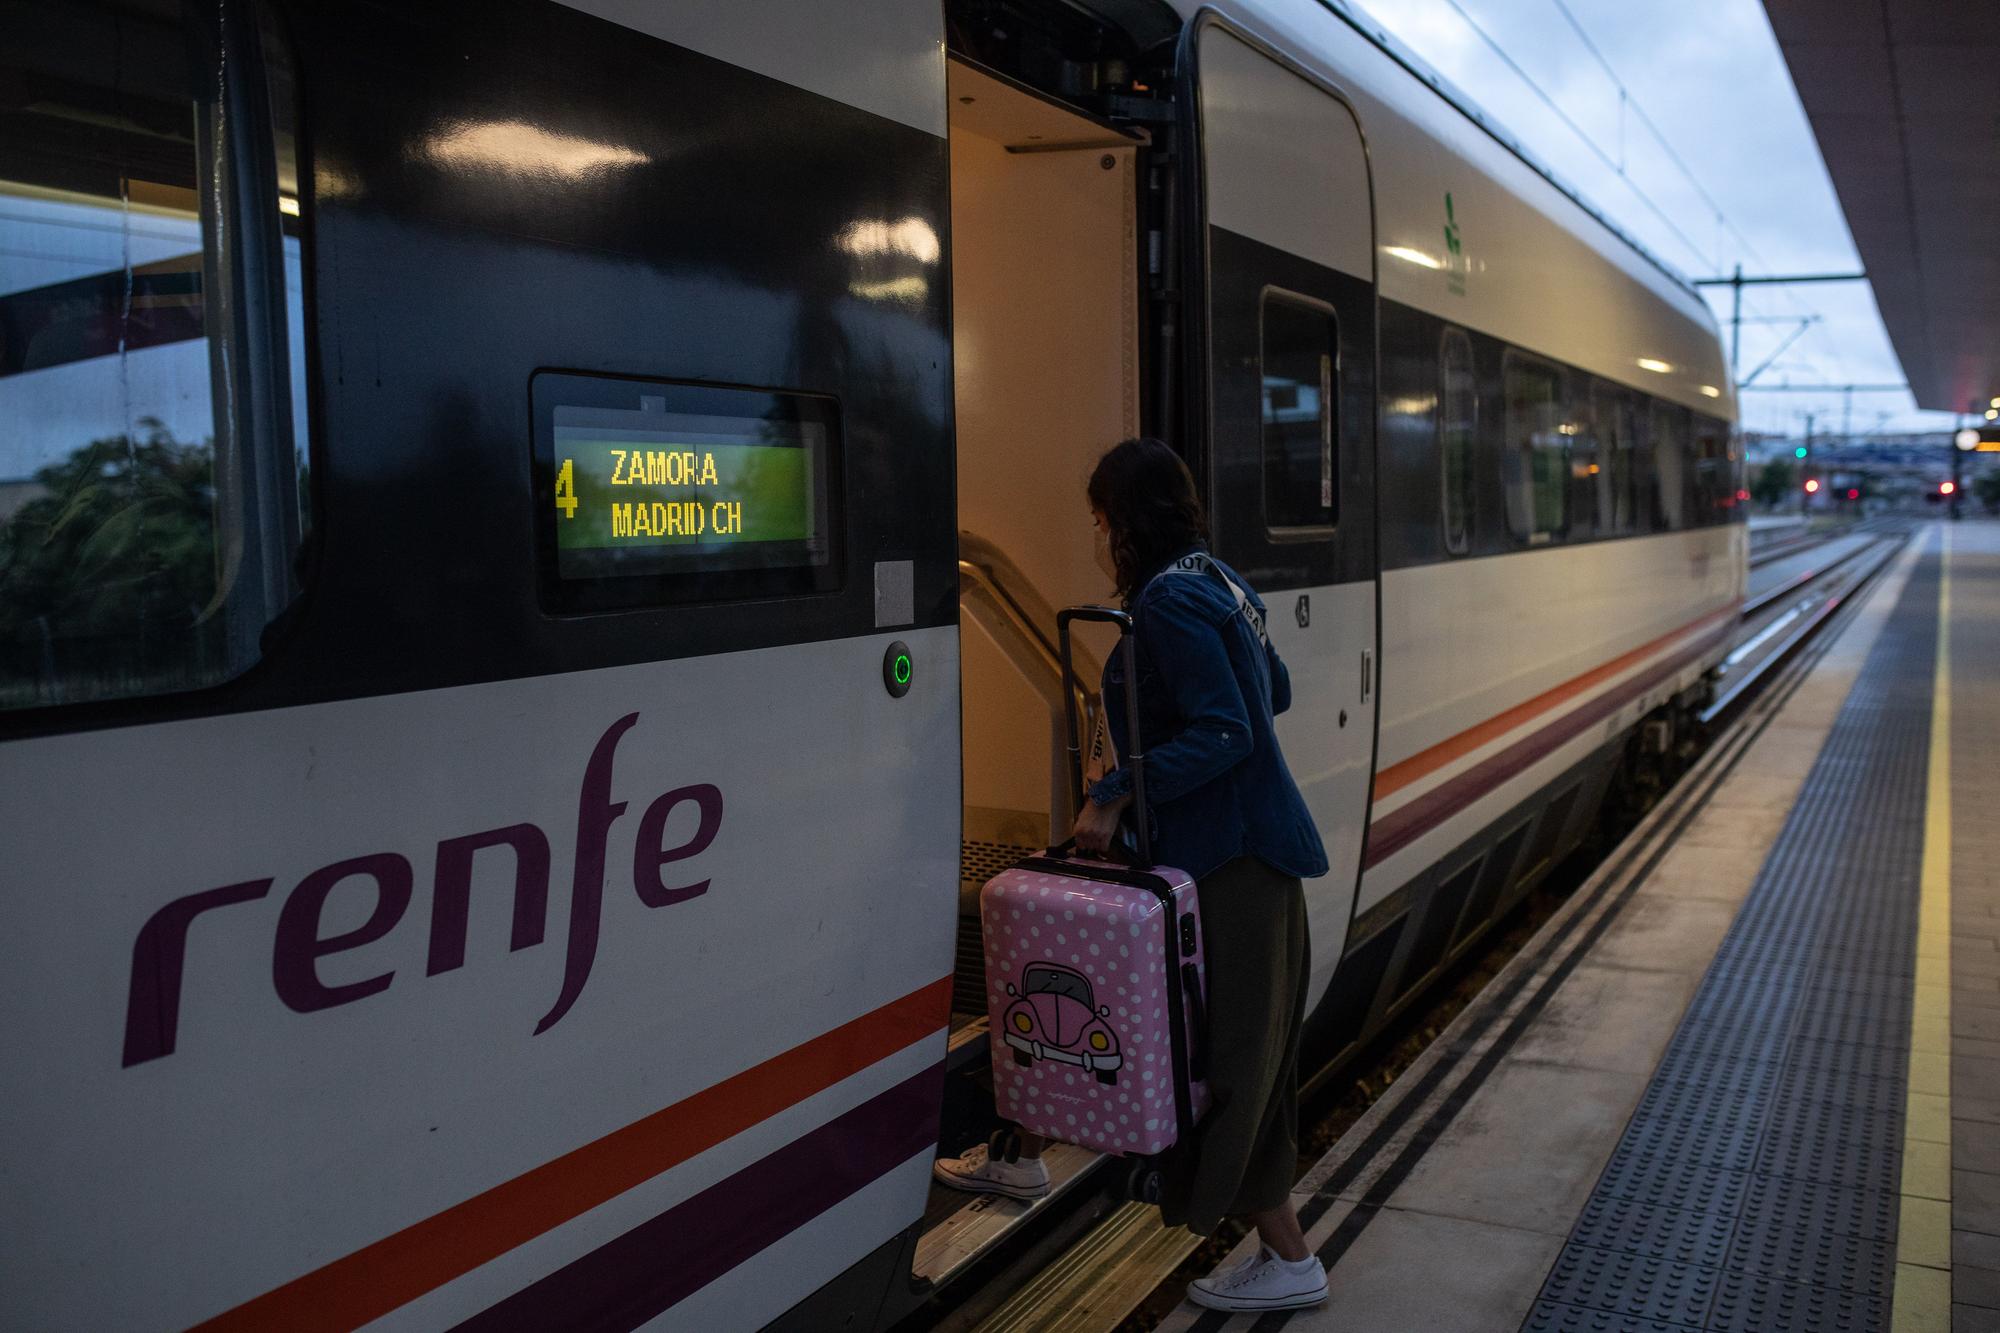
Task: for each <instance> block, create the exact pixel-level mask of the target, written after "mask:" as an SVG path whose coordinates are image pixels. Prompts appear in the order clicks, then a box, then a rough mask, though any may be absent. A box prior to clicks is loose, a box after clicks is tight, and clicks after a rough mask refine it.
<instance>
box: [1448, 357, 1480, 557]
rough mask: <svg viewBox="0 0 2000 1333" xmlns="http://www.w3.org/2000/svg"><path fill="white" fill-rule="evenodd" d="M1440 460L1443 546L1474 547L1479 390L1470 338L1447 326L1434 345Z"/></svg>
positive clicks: (1455, 552) (1455, 551)
mask: <svg viewBox="0 0 2000 1333" xmlns="http://www.w3.org/2000/svg"><path fill="white" fill-rule="evenodd" d="M1438 367H1439V369H1438V463H1439V469H1438V470H1439V475H1440V477H1441V478H1442V484H1443V504H1444V549H1445V550H1447V551H1449V552H1451V553H1452V554H1453V555H1464V554H1465V553H1466V551H1467V550H1469V549H1471V545H1472V459H1473V453H1474V446H1475V439H1476V436H1477V432H1478V428H1479V391H1478V384H1477V381H1476V380H1475V379H1474V378H1473V370H1472V339H1470V338H1468V337H1467V336H1466V334H1465V330H1464V329H1446V330H1445V331H1444V340H1443V342H1442V344H1441V345H1440V346H1439V348H1438Z"/></svg>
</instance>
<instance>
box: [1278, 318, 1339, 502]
mask: <svg viewBox="0 0 2000 1333" xmlns="http://www.w3.org/2000/svg"><path fill="white" fill-rule="evenodd" d="M1260 347H1261V353H1260V355H1261V367H1260V368H1261V371H1262V375H1263V383H1264V423H1263V435H1264V526H1265V528H1266V529H1267V530H1269V531H1270V532H1272V533H1277V534H1282V533H1306V532H1324V531H1325V530H1326V529H1328V528H1331V527H1332V526H1333V524H1334V520H1335V517H1336V515H1337V514H1338V513H1339V504H1338V499H1339V497H1338V496H1337V494H1336V485H1337V473H1336V469H1335V467H1334V459H1333V441H1334V437H1335V431H1336V429H1337V423H1336V422H1335V420H1334V409H1335V404H1336V402H1337V401H1338V397H1339V394H1338V389H1337V386H1336V384H1335V380H1334V377H1335V375H1336V374H1337V373H1338V363H1337V360H1336V358H1337V357H1338V356H1339V352H1340V341H1339V336H1338V329H1337V328H1336V326H1335V323H1334V317H1333V311H1332V310H1331V309H1329V308H1328V307H1326V306H1324V305H1321V304H1320V303H1319V302H1317V301H1310V300H1308V299H1307V298H1305V297H1303V296H1294V295H1291V294H1289V293H1279V292H1275V291H1266V292H1265V293H1264V302H1263V339H1262V342H1261V344H1260Z"/></svg>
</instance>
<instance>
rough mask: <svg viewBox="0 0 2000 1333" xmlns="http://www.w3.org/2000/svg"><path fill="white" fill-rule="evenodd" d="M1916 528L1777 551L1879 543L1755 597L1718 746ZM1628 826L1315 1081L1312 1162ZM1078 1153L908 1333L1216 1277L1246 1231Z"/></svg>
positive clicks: (1127, 1297)
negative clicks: (1131, 1196)
mask: <svg viewBox="0 0 2000 1333" xmlns="http://www.w3.org/2000/svg"><path fill="white" fill-rule="evenodd" d="M1909 532H1910V529H1909V528H1908V526H1907V525H1903V524H1897V523H1883V522H1881V521H1876V522H1873V523H1870V524H1868V525H1865V526H1864V528H1862V529H1849V530H1846V531H1843V532H1837V533H1832V534H1826V535H1815V537H1814V538H1813V539H1812V540H1810V541H1802V542H1798V543H1794V544H1791V545H1790V546H1788V548H1787V549H1784V550H1782V551H1780V552H1772V553H1766V554H1765V556H1764V558H1763V559H1762V560H1761V563H1763V564H1769V563H1772V562H1773V561H1775V560H1777V559H1781V558H1785V557H1788V556H1797V555H1800V554H1803V553H1805V552H1807V551H1810V550H1813V549H1816V548H1818V547H1820V546H1824V545H1826V544H1828V543H1830V542H1833V541H1836V540H1839V539H1843V538H1847V537H1851V536H1866V537H1868V538H1869V540H1867V541H1863V542H1860V543H1857V544H1855V545H1854V546H1852V547H1851V548H1850V549H1845V550H1841V551H1838V552H1831V553H1829V556H1830V558H1828V559H1826V560H1824V561H1821V562H1818V563H1815V564H1813V565H1812V566H1811V567H1809V568H1807V569H1805V570H1803V571H1801V572H1800V573H1798V574H1796V575H1792V576H1789V577H1787V578H1785V579H1784V580H1783V581H1782V582H1781V583H1780V584H1779V585H1778V586H1776V587H1774V588H1771V589H1769V590H1766V591H1764V592H1761V593H1759V594H1758V595H1757V596H1755V597H1753V598H1750V599H1747V600H1746V601H1745V603H1744V605H1743V610H1742V633H1741V635H1740V638H1739V641H1738V645H1737V647H1736V649H1735V650H1734V651H1732V653H1731V654H1730V656H1729V657H1728V658H1726V659H1725V660H1724V663H1723V666H1722V668H1721V670H1720V675H1719V680H1718V689H1717V691H1716V693H1715V696H1714V697H1713V699H1712V700H1711V702H1710V703H1709V704H1708V706H1707V707H1706V708H1704V709H1703V710H1702V712H1701V714H1700V719H1701V721H1702V723H1703V725H1704V727H1705V728H1706V729H1707V732H1708V734H1709V736H1710V737H1711V738H1713V737H1714V736H1715V735H1717V734H1720V733H1721V732H1722V731H1724V730H1726V729H1727V727H1728V726H1729V724H1730V723H1731V722H1732V721H1734V720H1735V719H1736V718H1737V717H1738V716H1740V715H1741V713H1742V711H1743V709H1744V707H1745V706H1746V705H1747V704H1748V703H1749V702H1750V700H1751V699H1753V698H1755V697H1756V696H1757V694H1758V693H1759V692H1760V691H1762V690H1763V689H1764V688H1765V687H1766V686H1768V685H1769V684H1770V683H1771V682H1772V681H1773V680H1775V679H1777V678H1778V677H1779V676H1780V675H1782V674H1783V673H1784V671H1785V669H1786V667H1787V666H1788V665H1789V664H1791V663H1792V662H1794V661H1795V660H1796V659H1797V658H1798V657H1799V655H1800V654H1801V652H1802V651H1803V650H1804V649H1805V648H1806V647H1807V645H1809V644H1811V643H1812V642H1814V641H1815V640H1816V639H1817V638H1818V637H1819V636H1820V635H1821V634H1823V633H1824V632H1825V631H1826V630H1827V628H1828V627H1829V626H1831V625H1833V624H1835V623H1836V622H1837V621H1838V620H1839V619H1840V618H1841V617H1842V613H1843V612H1844V611H1846V610H1847V609H1849V608H1850V607H1851V606H1852V605H1854V603H1855V602H1856V600H1857V598H1858V597H1859V595H1860V594H1861V593H1862V592H1863V591H1864V590H1865V589H1866V588H1867V587H1869V586H1870V584H1871V583H1872V582H1873V581H1874V579H1875V578H1876V577H1877V576H1878V575H1879V574H1880V573H1881V571H1882V570H1883V569H1884V568H1886V567H1887V566H1888V564H1889V562H1890V561H1891V560H1892V559H1893V558H1894V557H1895V555H1896V553H1897V552H1898V551H1899V550H1901V548H1902V546H1903V544H1904V543H1905V541H1906V540H1907V539H1908V536H1909ZM1759 563H1760V561H1758V560H1754V559H1753V561H1752V564H1753V566H1755V565H1757V564H1759ZM1624 832H1625V830H1624V829H1619V830H1609V831H1607V833H1606V834H1605V835H1604V836H1602V837H1600V838H1599V839H1598V840H1597V841H1596V842H1595V843H1593V844H1590V845H1587V846H1586V847H1585V848H1583V849H1581V850H1579V851H1578V852H1577V853H1575V854H1573V855H1572V856H1571V857H1570V858H1569V861H1568V862H1566V863H1564V864H1563V865H1562V866H1559V867H1558V868H1557V869H1556V870H1555V871H1554V872H1552V873H1551V875H1550V876H1549V878H1548V879H1547V880H1545V881H1544V882H1543V883H1542V885H1540V886H1539V887H1537V888H1536V889H1535V890H1534V891H1533V892H1532V893H1530V894H1529V895H1528V896H1527V897H1526V898H1525V899H1523V901H1522V902H1521V904H1520V905H1519V906H1518V907H1517V908H1516V909H1515V911H1514V913H1513V914H1512V915H1511V916H1510V917H1509V918H1508V919H1507V920H1505V921H1503V922H1501V923H1499V925H1498V926H1497V927H1496V928H1495V929H1494V931H1493V932H1492V934H1491V935H1490V936H1489V939H1490V941H1491V942H1490V944H1488V945H1487V946H1486V947H1484V948H1483V949H1477V950H1475V951H1474V952H1473V953H1472V954H1470V955H1468V956H1467V957H1466V958H1465V959H1463V960H1461V961H1460V962H1459V963H1458V964H1457V965H1456V966H1455V967H1454V968H1453V969H1452V970H1451V971H1450V972H1448V973H1447V974H1446V975H1444V976H1442V977H1440V978H1439V979H1438V980H1437V981H1436V982H1435V983H1433V986H1432V988H1431V991H1430V994H1429V996H1428V997H1427V999H1426V1000H1425V1001H1424V1002H1423V1003H1420V1004H1417V1005H1415V1006H1413V1007H1412V1008H1411V1009H1410V1010H1409V1011H1408V1012H1407V1013H1405V1014H1404V1015H1402V1016H1401V1017H1400V1018H1399V1019H1398V1020H1396V1021H1395V1022H1394V1023H1392V1024H1391V1025H1390V1027H1389V1028H1387V1029H1386V1030H1384V1031H1383V1032H1382V1033H1380V1034H1378V1035H1377V1036H1376V1037H1375V1038H1374V1039H1373V1040H1372V1041H1371V1042H1370V1043H1369V1044H1368V1046H1367V1047H1366V1048H1365V1049H1364V1050H1363V1051H1362V1052H1360V1054H1359V1055H1358V1056H1356V1057H1353V1058H1351V1059H1350V1060H1348V1061H1347V1062H1346V1067H1345V1068H1344V1069H1343V1068H1334V1069H1329V1070H1324V1071H1321V1072H1320V1073H1319V1074H1317V1075H1315V1076H1314V1077H1313V1078H1311V1079H1308V1080H1302V1082H1303V1083H1304V1084H1305V1085H1306V1086H1307V1087H1308V1088H1310V1089H1314V1091H1311V1092H1309V1093H1308V1095H1307V1096H1306V1098H1305V1100H1304V1104H1303V1105H1302V1107H1301V1115H1300V1125H1301V1129H1300V1153H1301V1159H1302V1163H1303V1164H1307V1165H1309V1164H1310V1163H1311V1162H1312V1161H1313V1160H1316V1159H1317V1158H1318V1157H1319V1156H1320V1155H1321V1154H1322V1153H1323V1152H1325V1151H1326V1150H1327V1148H1329V1147H1330V1146H1331V1145H1332V1144H1333V1143H1334V1142H1335V1141H1337V1140H1338V1139H1339V1137H1340V1135H1341V1133H1342V1132H1344V1131H1345V1129H1346V1128H1347V1127H1348V1126H1349V1125H1351V1124H1352V1123H1354V1121H1355V1120H1357V1119H1359V1118H1360V1117H1361V1116H1362V1115H1363V1114H1365V1113H1366V1111H1367V1110H1368V1108H1369V1107H1370V1106H1371V1105H1372V1104H1373V1103H1374V1101H1375V1100H1376V1098H1377V1097H1379V1096H1380V1095H1381V1093H1382V1092H1383V1091H1384V1090H1385V1089H1387V1088H1388V1087H1389V1086H1390V1085H1391V1084H1393V1083H1394V1082H1395V1080H1396V1079H1397V1078H1398V1077H1399V1076H1400V1075H1401V1074H1402V1072H1403V1070H1405V1069H1406V1068H1408V1067H1409V1065H1410V1064H1411V1063H1413V1062H1414V1061H1415V1060H1416V1059H1417V1057H1418V1056H1419V1055H1421V1054H1422V1052H1423V1051H1424V1049H1425V1048H1426V1047H1427V1046H1428V1045H1429V1043H1430V1041H1431V1040H1432V1039H1434V1038H1435V1037H1436V1035H1437V1034H1438V1033H1440V1032H1442V1031H1443V1030H1444V1028H1445V1027H1446V1026H1448V1025H1449V1024H1450V1023H1451V1021H1452V1019H1453V1018H1455V1017H1456V1016H1457V1014H1458V1012H1459V1011H1460V1010H1461V1009H1463V1008H1464V1007H1465V1006H1466V1005H1467V1004H1469V1003H1470V1002H1471V1001H1472V999H1473V998H1474V997H1475V996H1477V995H1478V993H1479V992H1480V990H1481V989H1482V988H1483V987H1484V986H1485V984H1486V982H1487V981H1489V980H1490V979H1491V978H1492V977H1493V976H1494V975H1496V974H1497V973H1498V972H1499V971H1500V969H1501V968H1503V967H1504V966H1505V965H1506V964H1507V962H1508V961H1509V960H1510V959H1511V958H1512V957H1513V956H1514V955H1515V953H1517V952H1518V951H1519V950H1520V949H1521V948H1522V947H1523V946H1524V945H1525V944H1526V942H1527V941H1528V940H1530V939H1531V938H1533V936H1534V934H1535V932H1536V931H1537V930H1538V929H1539V928H1540V926H1541V924H1542V923H1543V921H1545V920H1546V919H1547V918H1548V916H1549V915H1550V914H1552V913H1553V912H1554V911H1555V910H1556V909H1557V908H1558V907H1559V906H1560V905H1561V904H1562V902H1563V901H1564V899H1565V898H1566V897H1568V895H1569V893H1570V892H1571V890H1573V889H1574V888H1575V887H1576V886H1577V885H1578V884H1581V883H1582V882H1583V881H1584V880H1585V879H1587V878H1588V877H1589V875H1590V874H1591V873H1592V872H1593V871H1594V870H1595V869H1596V868H1597V867H1598V866H1599V865H1600V864H1601V863H1602V862H1603V861H1604V860H1605V859H1606V858H1607V857H1609V856H1611V855H1613V854H1614V853H1615V852H1616V849H1617V846H1618V844H1619V842H1620V840H1621V839H1622V837H1623V835H1624ZM1070 1151H1071V1152H1072V1153H1075V1154H1077V1156H1078V1160H1076V1161H1065V1164H1064V1166H1065V1169H1064V1170H1062V1171H1061V1172H1060V1174H1061V1175H1062V1177H1063V1181H1062V1183H1063V1185H1064V1186H1065V1188H1064V1189H1063V1190H1062V1191H1061V1192H1060V1194H1059V1195H1058V1197H1055V1198H1052V1199H1050V1200H1048V1201H1047V1202H1045V1203H1044V1204H1042V1205H1040V1206H1039V1207H1038V1208H1037V1209H1036V1213H1037V1214H1038V1215H1037V1216H1036V1217H1034V1218H1032V1219H1027V1224H1026V1225H1021V1226H1018V1227H1016V1228H1014V1229H1013V1230H1012V1231H1011V1232H1010V1233H1009V1234H1008V1236H1007V1237H1006V1239H1005V1241H1004V1242H1002V1243H997V1244H995V1245H993V1246H991V1247H990V1250H989V1251H988V1252H987V1253H984V1254H982V1255H981V1256H980V1257H979V1258H978V1260H977V1261H976V1262H972V1263H968V1264H966V1265H965V1266H964V1268H963V1269H962V1270H961V1271H960V1272H959V1273H957V1274H956V1275H955V1276H954V1280H953V1281H951V1282H950V1283H949V1284H947V1285H944V1286H941V1287H940V1288H939V1290H938V1293H937V1297H936V1299H935V1300H934V1301H933V1302H932V1304H931V1305H930V1306H928V1307H926V1308H925V1309H923V1310H921V1311H919V1312H918V1313H917V1314H916V1315H914V1316H912V1317H911V1318H910V1319H909V1320H906V1321H905V1322H904V1323H903V1324H902V1325H901V1326H899V1329H898V1333H930V1331H932V1330H935V1331H937V1333H972V1331H974V1330H976V1331H977V1333H1112V1331H1113V1330H1117V1331H1118V1333H1138V1331H1139V1330H1143V1329H1147V1328H1150V1327H1152V1325H1153V1324H1154V1323H1155V1322H1157V1320H1158V1319H1159V1318H1161V1317H1163V1316H1164V1315H1165V1314H1166V1312H1167V1311H1169V1310H1171V1309H1173V1308H1174V1307H1175V1306H1177V1305H1178V1304H1179V1302H1180V1299H1181V1290H1182V1287H1183V1285H1184V1284H1185V1282H1186V1281H1188V1280H1189V1279H1191V1278H1192V1277H1195V1276H1199V1275H1200V1274H1201V1273H1202V1272H1205V1271H1207V1270H1208V1268H1210V1267H1211V1266H1212V1265H1213V1264H1214V1263H1215V1262H1216V1261H1217V1260H1218V1259H1219V1258H1220V1257H1221V1256H1222V1255H1223V1254H1225V1253H1227V1251H1228V1250H1229V1248H1230V1247H1231V1246H1233V1245H1234V1243H1235V1241H1236V1239H1237V1238H1238V1236H1239V1235H1240V1232H1236V1231H1232V1230H1230V1229H1228V1228H1227V1227H1225V1229H1224V1230H1223V1231H1221V1232H1218V1233H1217V1234H1216V1235H1215V1236H1214V1237H1211V1238H1208V1239H1207V1240H1205V1241H1204V1240H1202V1239H1201V1238H1198V1237H1195V1236H1193V1235H1190V1234H1189V1233H1187V1232H1185V1231H1182V1230H1179V1229H1178V1228H1172V1229H1170V1228H1166V1227H1163V1226H1162V1225H1161V1224H1160V1222H1159V1215H1158V1211H1157V1210H1156V1209H1154V1208H1153V1207H1151V1206H1150V1205H1144V1204H1137V1203H1131V1202H1128V1201H1126V1200H1124V1199H1123V1198H1122V1197H1119V1196H1118V1195H1117V1193H1116V1180H1117V1176H1118V1173H1117V1172H1115V1171H1107V1170H1100V1169H1098V1168H1099V1167H1100V1166H1102V1165H1104V1164H1105V1162H1104V1161H1100V1160H1098V1159H1095V1158H1094V1157H1093V1156H1092V1155H1090V1154H1084V1153H1082V1152H1081V1150H1074V1149H1072V1150H1070ZM1106 1160H1108V1159H1106Z"/></svg>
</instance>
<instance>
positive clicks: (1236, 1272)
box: [1188, 1249, 1326, 1310]
mask: <svg viewBox="0 0 2000 1333" xmlns="http://www.w3.org/2000/svg"><path fill="white" fill-rule="evenodd" d="M1188 1299H1189V1300H1191V1301H1193V1302H1194V1303H1195V1304H1196V1305H1205V1306H1207V1307H1208V1308H1209V1309H1211V1310H1303V1309H1304V1308H1305V1307H1307V1306H1309V1305H1318V1304H1319V1303H1320V1302H1321V1301H1323V1300H1325V1299H1326V1266H1325V1265H1324V1264H1322V1263H1321V1262H1320V1261H1319V1256H1317V1255H1311V1254H1309V1255H1307V1256H1306V1257H1305V1258H1303V1259H1301V1260H1299V1261H1298V1262H1297V1263H1290V1262H1288V1261H1286V1260H1284V1259H1280V1258H1279V1257H1278V1256H1277V1255H1275V1254H1273V1253H1271V1251H1270V1250H1268V1249H1260V1250H1259V1251H1258V1252H1257V1253H1256V1254H1254V1255H1252V1256H1250V1257H1249V1258H1248V1259H1245V1260H1243V1261H1242V1262H1241V1263H1238V1264H1233V1265H1231V1266H1230V1267H1228V1268H1221V1269H1217V1270H1216V1271H1215V1272H1213V1273H1210V1274H1209V1275H1208V1276H1207V1277H1204V1278H1197V1279H1195V1281H1193V1282H1191V1283H1189V1284H1188Z"/></svg>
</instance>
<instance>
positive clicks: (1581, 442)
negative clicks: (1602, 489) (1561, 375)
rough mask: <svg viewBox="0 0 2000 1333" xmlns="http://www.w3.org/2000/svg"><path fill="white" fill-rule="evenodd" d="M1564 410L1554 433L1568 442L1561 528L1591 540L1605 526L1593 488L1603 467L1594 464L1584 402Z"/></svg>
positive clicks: (1592, 427) (1590, 419)
mask: <svg viewBox="0 0 2000 1333" xmlns="http://www.w3.org/2000/svg"><path fill="white" fill-rule="evenodd" d="M1578 378H1581V377H1580V376H1579V377H1578ZM1564 406H1565V409H1566V411H1565V413H1564V415H1565V417H1566V420H1564V421H1563V422H1562V423H1561V424H1560V425H1558V426H1557V428H1556V429H1557V432H1558V433H1559V434H1564V435H1567V436H1568V440H1569V497H1568V498H1569V514H1568V515H1567V518H1568V522H1567V523H1566V524H1565V527H1566V529H1567V531H1568V532H1569V534H1570V535H1571V536H1573V537H1590V536H1595V535H1596V534H1597V533H1600V532H1602V531H1604V528H1603V527H1602V524H1603V523H1604V522H1605V519H1604V518H1603V516H1602V511H1600V509H1599V508H1598V504H1597V484H1598V482H1599V481H1601V480H1602V479H1603V477H1604V465H1603V464H1602V463H1601V462H1599V461H1598V447H1597V426H1596V417H1595V415H1594V414H1593V412H1592V403H1591V402H1590V401H1589V400H1588V399H1581V400H1577V401H1574V402H1570V403H1566V404H1565V405H1564Z"/></svg>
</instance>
